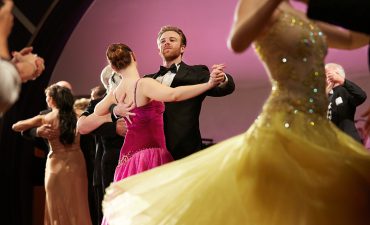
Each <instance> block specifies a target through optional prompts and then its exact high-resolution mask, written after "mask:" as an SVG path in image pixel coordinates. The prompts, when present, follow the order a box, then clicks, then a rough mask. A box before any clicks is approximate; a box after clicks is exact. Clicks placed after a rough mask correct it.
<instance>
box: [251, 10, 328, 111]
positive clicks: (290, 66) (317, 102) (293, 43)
mask: <svg viewBox="0 0 370 225" xmlns="http://www.w3.org/2000/svg"><path fill="white" fill-rule="evenodd" d="M254 48H255V51H256V52H257V54H258V56H259V57H260V59H261V60H262V61H263V64H264V66H265V68H266V69H267V72H268V74H269V77H270V80H271V82H272V93H271V95H270V98H269V100H268V102H267V103H268V104H266V105H265V107H264V111H266V110H267V111H270V110H273V111H276V110H279V111H287V112H290V113H298V112H302V113H308V114H314V115H316V116H317V115H319V116H324V115H326V110H327V98H326V94H325V70H324V57H325V55H326V52H327V46H326V42H325V36H324V35H323V33H322V32H321V31H320V30H319V28H318V27H317V26H316V25H315V24H314V23H313V22H310V21H308V20H307V19H304V18H300V17H299V16H296V15H294V14H292V13H288V12H285V11H281V13H280V15H279V18H278V19H277V21H276V22H275V23H274V24H273V25H272V27H271V28H270V30H268V32H267V33H265V34H264V35H263V36H261V37H260V38H258V39H257V40H256V41H255V42H254Z"/></svg>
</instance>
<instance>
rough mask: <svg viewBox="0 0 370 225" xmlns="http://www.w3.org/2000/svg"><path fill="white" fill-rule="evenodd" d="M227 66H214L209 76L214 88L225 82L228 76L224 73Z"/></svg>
mask: <svg viewBox="0 0 370 225" xmlns="http://www.w3.org/2000/svg"><path fill="white" fill-rule="evenodd" d="M224 68H225V65H224V64H215V65H213V66H212V71H211V74H210V76H209V81H208V83H210V84H211V85H212V86H214V87H215V86H217V85H219V84H221V83H223V82H225V79H226V74H225V72H224Z"/></svg>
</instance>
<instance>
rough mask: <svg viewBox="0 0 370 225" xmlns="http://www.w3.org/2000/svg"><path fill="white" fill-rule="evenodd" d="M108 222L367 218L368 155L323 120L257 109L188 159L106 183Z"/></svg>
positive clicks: (281, 223)
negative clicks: (247, 122)
mask: <svg viewBox="0 0 370 225" xmlns="http://www.w3.org/2000/svg"><path fill="white" fill-rule="evenodd" d="M103 210H104V214H105V216H106V217H107V218H108V221H109V224H110V225H116V224H120V225H125V224H137V225H144V224H156V225H157V224H159V225H164V224H166V225H169V224H183V225H185V224H186V225H196V224H205V225H208V224H210V225H211V224H212V225H225V224H238V225H239V224H243V225H244V224H245V225H272V224H277V225H301V224H302V225H365V224H370V154H369V153H368V152H367V151H366V149H365V148H364V147H363V146H361V145H360V144H359V143H357V142H356V141H354V140H353V139H352V138H351V137H349V136H347V135H346V134H344V133H342V132H341V131H340V130H338V129H337V128H336V127H335V125H333V124H332V123H331V122H329V121H327V120H326V119H324V118H320V117H317V118H315V120H308V119H307V115H305V114H303V113H298V114H297V115H295V116H294V118H293V119H291V120H290V121H289V123H287V122H286V114H285V113H282V112H280V113H279V112H277V113H276V114H274V116H273V117H269V116H264V115H261V116H260V117H259V118H258V119H257V120H256V121H255V123H254V124H253V125H252V126H251V127H250V129H249V130H248V131H247V132H245V133H243V134H240V135H238V136H235V137H233V138H230V139H228V140H226V141H223V142H221V143H219V144H217V145H214V146H212V147H210V148H208V149H206V150H203V151H201V152H198V153H196V154H194V155H191V156H189V157H187V158H184V159H182V160H179V161H175V162H173V163H169V164H167V165H164V166H161V167H158V168H155V169H153V170H151V171H147V172H144V173H142V174H139V175H136V176H133V177H129V178H127V179H124V180H122V181H120V182H117V183H113V184H112V185H111V186H110V187H109V188H108V189H107V192H106V195H105V199H104V202H103Z"/></svg>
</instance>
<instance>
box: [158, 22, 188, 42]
mask: <svg viewBox="0 0 370 225" xmlns="http://www.w3.org/2000/svg"><path fill="white" fill-rule="evenodd" d="M167 31H174V32H176V33H178V34H179V35H180V37H181V44H182V45H184V46H186V44H187V41H186V37H185V34H184V32H182V30H181V29H180V28H178V27H174V26H170V25H166V26H163V27H161V30H160V31H159V33H158V37H157V43H159V39H160V38H161V36H162V34H163V33H164V32H167Z"/></svg>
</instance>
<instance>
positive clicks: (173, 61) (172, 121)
mask: <svg viewBox="0 0 370 225" xmlns="http://www.w3.org/2000/svg"><path fill="white" fill-rule="evenodd" d="M157 44H158V49H159V54H160V56H161V57H162V60H163V66H161V69H160V71H159V72H157V73H155V74H149V75H146V77H152V78H154V79H156V80H158V81H159V82H160V83H162V84H165V85H168V86H171V87H178V86H182V85H192V84H199V83H205V82H208V80H209V78H210V76H211V77H212V78H214V79H220V80H221V81H223V82H222V83H221V84H220V85H219V86H217V87H215V88H213V89H211V90H209V91H207V92H206V93H204V94H202V95H199V96H197V97H194V98H192V99H189V100H186V101H181V102H168V103H165V112H164V114H163V119H164V132H165V136H166V145H167V148H168V150H169V151H170V153H171V154H172V156H173V158H174V159H181V158H183V157H186V156H188V155H190V154H192V153H194V152H197V151H199V150H200V149H201V146H202V139H201V134H200V130H199V115H200V111H201V107H202V102H203V100H204V99H205V97H206V96H214V97H220V96H225V95H228V94H231V93H232V92H233V91H234V89H235V84H234V81H233V78H232V77H231V76H230V75H228V74H225V73H215V72H213V71H212V72H211V73H210V71H209V70H208V67H207V66H204V65H195V66H190V65H187V64H185V63H184V62H183V61H182V56H183V54H184V51H185V48H186V37H185V35H184V33H183V32H182V30H181V29H179V28H177V27H172V26H164V27H162V28H161V30H160V32H159V34H158V38H157ZM123 107H124V106H123V104H122V103H121V104H118V106H116V107H115V108H113V112H114V113H115V114H116V115H117V114H119V113H118V112H119V111H124V110H121V109H122V108H123Z"/></svg>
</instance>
